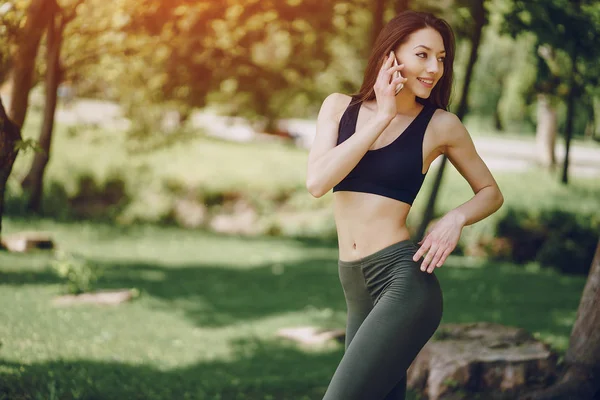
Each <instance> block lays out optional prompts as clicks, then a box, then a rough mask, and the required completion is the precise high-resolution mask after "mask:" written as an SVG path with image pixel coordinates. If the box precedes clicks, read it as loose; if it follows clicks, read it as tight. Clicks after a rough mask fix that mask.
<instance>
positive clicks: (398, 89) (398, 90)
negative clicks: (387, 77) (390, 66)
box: [391, 54, 404, 96]
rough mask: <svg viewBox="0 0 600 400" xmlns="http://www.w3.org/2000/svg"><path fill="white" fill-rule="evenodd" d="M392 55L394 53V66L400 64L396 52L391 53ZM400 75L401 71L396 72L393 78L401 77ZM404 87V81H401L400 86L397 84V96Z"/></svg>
mask: <svg viewBox="0 0 600 400" xmlns="http://www.w3.org/2000/svg"><path fill="white" fill-rule="evenodd" d="M391 55H392V57H394V66H397V65H398V59H397V58H396V55H395V54H391ZM399 77H400V71H396V72H394V74H393V79H396V78H399ZM403 87H404V84H403V83H399V84H398V86H396V93H395V95H396V96H397V95H398V93H400V91H401V90H402V88H403Z"/></svg>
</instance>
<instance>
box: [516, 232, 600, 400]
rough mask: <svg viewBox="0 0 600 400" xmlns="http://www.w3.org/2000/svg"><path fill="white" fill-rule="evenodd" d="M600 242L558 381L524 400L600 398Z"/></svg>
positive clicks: (582, 399)
mask: <svg viewBox="0 0 600 400" xmlns="http://www.w3.org/2000/svg"><path fill="white" fill-rule="evenodd" d="M598 304H600V240H599V241H598V245H597V247H596V254H595V255H594V259H593V260H592V266H591V268H590V272H589V275H588V279H587V281H586V284H585V287H584V289H583V293H582V295H581V300H580V303H579V308H578V309H577V318H576V320H575V324H574V325H573V330H572V331H571V337H570V339H569V348H568V349H567V353H566V356H565V365H564V368H563V371H562V373H561V374H560V377H559V379H558V380H557V382H556V383H555V384H554V385H552V386H550V387H549V388H546V389H544V390H540V391H536V392H533V393H529V394H527V395H526V396H523V397H522V400H561V399H564V400H568V399H578V400H586V399H588V400H591V399H592V398H594V396H598V395H600V307H598Z"/></svg>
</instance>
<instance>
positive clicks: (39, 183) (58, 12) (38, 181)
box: [21, 0, 83, 213]
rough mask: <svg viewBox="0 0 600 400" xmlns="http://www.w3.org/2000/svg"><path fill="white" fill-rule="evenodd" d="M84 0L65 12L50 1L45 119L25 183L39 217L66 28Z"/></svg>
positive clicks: (23, 184) (30, 201)
mask: <svg viewBox="0 0 600 400" xmlns="http://www.w3.org/2000/svg"><path fill="white" fill-rule="evenodd" d="M82 1H83V0H79V1H78V2H77V3H76V4H75V5H74V6H73V7H72V8H71V9H70V10H63V9H61V8H60V6H59V5H58V4H57V3H56V1H55V0H48V2H49V3H52V4H53V7H52V9H51V10H50V12H51V15H50V17H49V23H48V25H47V31H48V34H47V39H46V77H45V82H46V101H45V104H44V119H43V122H42V127H41V131H40V136H39V146H40V150H41V151H38V152H36V153H35V155H34V158H33V161H32V163H31V167H30V169H29V172H28V173H27V175H26V176H25V178H24V179H23V181H22V182H21V185H22V187H23V188H24V189H25V190H27V191H29V200H28V204H27V209H28V210H30V211H33V212H37V213H39V212H40V211H41V204H42V193H43V186H44V185H43V177H44V171H45V170H46V165H47V164H48V161H49V160H50V145H51V143H52V131H53V129H54V115H55V112H56V100H57V91H58V85H59V83H60V81H61V78H62V75H63V71H62V65H61V57H60V53H61V47H62V43H63V34H64V31H65V27H66V25H67V24H68V23H69V22H70V21H72V20H73V18H75V15H76V9H77V6H78V5H79V4H81V3H82Z"/></svg>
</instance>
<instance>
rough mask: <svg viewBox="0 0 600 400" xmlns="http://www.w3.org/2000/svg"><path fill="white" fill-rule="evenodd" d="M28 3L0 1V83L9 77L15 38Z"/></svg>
mask: <svg viewBox="0 0 600 400" xmlns="http://www.w3.org/2000/svg"><path fill="white" fill-rule="evenodd" d="M28 5H29V1H27V0H4V1H2V2H1V3H0V84H1V83H2V82H4V80H5V79H6V78H7V77H8V76H7V74H8V72H9V70H10V68H11V65H12V63H11V58H12V52H13V51H14V45H15V40H16V38H17V36H18V31H19V27H20V26H21V25H22V23H23V22H24V20H25V12H26V8H27V6H28Z"/></svg>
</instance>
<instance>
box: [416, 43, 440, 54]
mask: <svg viewBox="0 0 600 400" xmlns="http://www.w3.org/2000/svg"><path fill="white" fill-rule="evenodd" d="M417 47H424V48H426V49H427V50H430V51H431V49H430V48H429V47H427V46H425V45H424V44H420V45H418V46H415V47H413V49H416V48H417ZM445 52H446V50H442V51H440V53H445Z"/></svg>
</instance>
